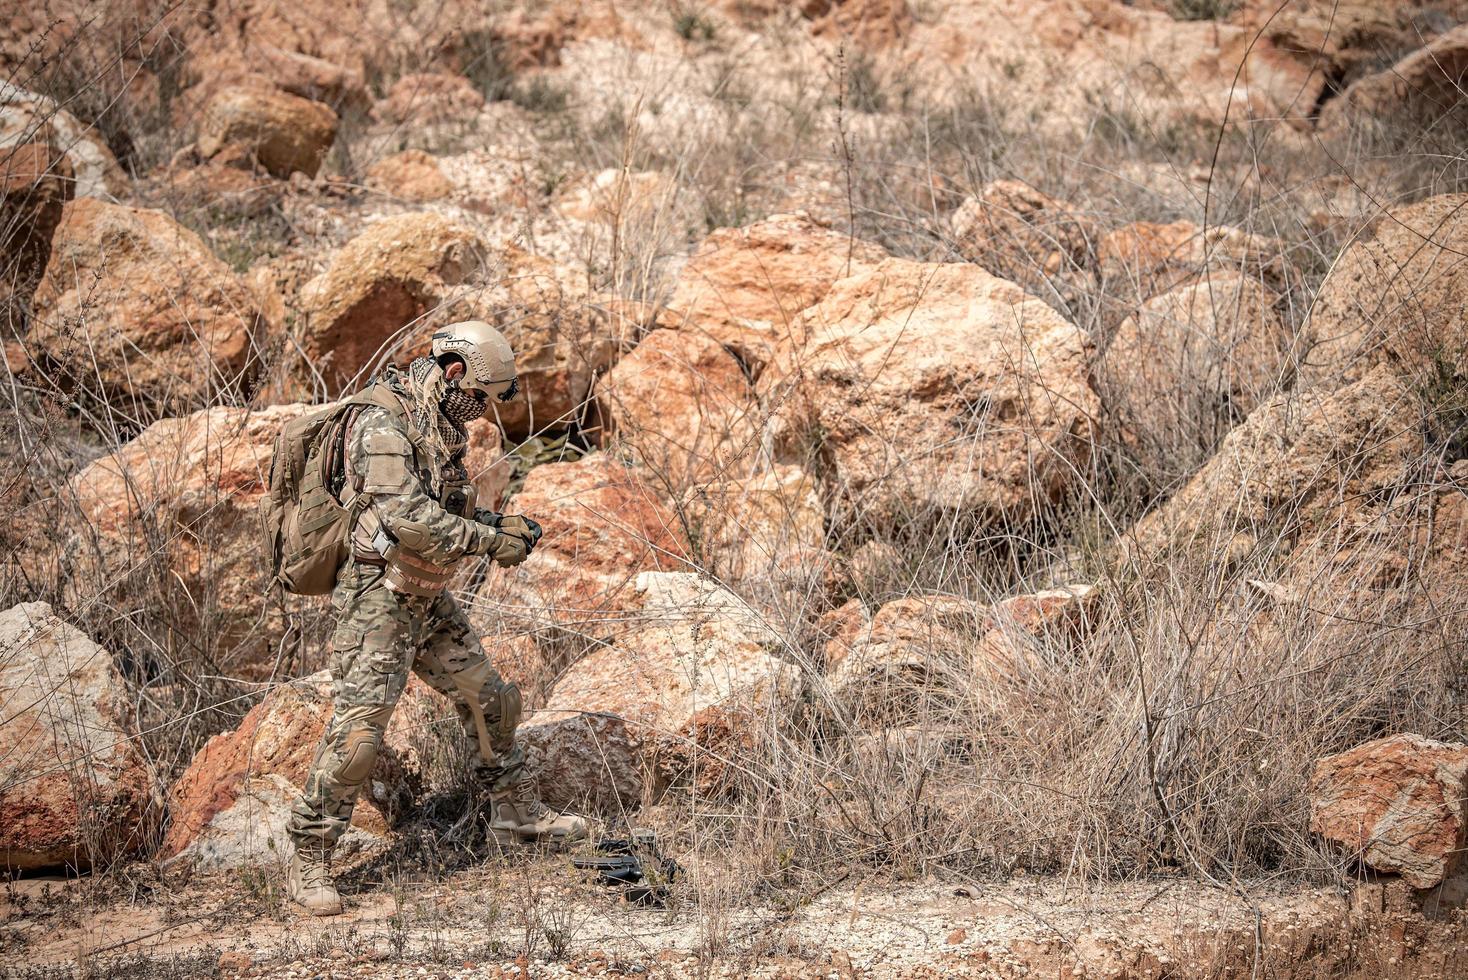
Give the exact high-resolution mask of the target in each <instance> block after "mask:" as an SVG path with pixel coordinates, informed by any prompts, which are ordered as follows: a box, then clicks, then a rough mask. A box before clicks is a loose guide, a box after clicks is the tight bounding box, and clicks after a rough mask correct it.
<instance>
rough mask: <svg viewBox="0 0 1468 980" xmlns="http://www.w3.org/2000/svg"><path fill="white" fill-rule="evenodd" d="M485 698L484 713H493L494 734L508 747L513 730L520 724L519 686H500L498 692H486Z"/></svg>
mask: <svg viewBox="0 0 1468 980" xmlns="http://www.w3.org/2000/svg"><path fill="white" fill-rule="evenodd" d="M487 694H488V697H486V698H485V702H486V703H485V704H484V709H485V713H486V714H489V713H494V714H496V715H497V716H498V719H499V720H498V721H496V722H495V723H494V734H495V735H496V736H497V740H498V741H500V742H502V743H504V744H506V745H508V744H509V742H510V740H511V738H513V736H514V734H515V729H516V728H517V727H518V726H519V724H520V713H521V710H522V706H521V704H520V685H518V684H501V685H500V686H499V690H498V691H490V692H487Z"/></svg>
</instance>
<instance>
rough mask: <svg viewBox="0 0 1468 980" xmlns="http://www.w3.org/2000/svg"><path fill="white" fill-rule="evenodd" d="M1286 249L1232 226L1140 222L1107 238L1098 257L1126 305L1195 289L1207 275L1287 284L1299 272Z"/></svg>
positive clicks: (1111, 286)
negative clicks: (1292, 275)
mask: <svg viewBox="0 0 1468 980" xmlns="http://www.w3.org/2000/svg"><path fill="white" fill-rule="evenodd" d="M1284 249H1285V246H1284V243H1283V242H1281V241H1279V240H1278V239H1274V238H1269V237H1266V236H1264V235H1259V234H1255V233H1253V232H1248V231H1245V230H1244V229H1242V228H1235V227H1233V226H1231V225H1209V226H1208V227H1207V228H1203V227H1201V226H1199V225H1196V224H1194V223H1193V222H1191V221H1174V222H1172V223H1170V224H1159V223H1157V222H1152V221H1135V222H1133V223H1131V224H1128V225H1123V226H1121V227H1120V228H1117V229H1115V230H1113V231H1110V232H1108V233H1106V234H1105V235H1103V236H1101V240H1100V242H1099V244H1098V246H1097V258H1098V260H1099V262H1100V264H1101V274H1102V277H1103V279H1104V281H1105V284H1106V286H1107V288H1108V289H1110V290H1113V291H1115V292H1117V293H1118V294H1119V295H1121V296H1122V298H1123V301H1124V302H1125V301H1129V300H1130V299H1131V298H1133V297H1135V298H1136V299H1138V300H1146V299H1149V298H1151V297H1153V296H1157V295H1159V294H1161V293H1166V292H1169V291H1171V290H1173V289H1178V288H1180V287H1184V286H1189V285H1193V284H1195V283H1196V282H1197V280H1198V277H1199V276H1201V275H1202V274H1204V273H1205V272H1208V273H1235V274H1238V275H1241V276H1244V277H1246V278H1249V279H1255V280H1258V281H1260V282H1263V283H1266V284H1270V285H1276V284H1282V283H1284V282H1285V281H1286V280H1287V279H1288V277H1289V276H1290V275H1291V274H1292V271H1293V270H1292V269H1291V268H1290V265H1289V263H1288V261H1287V260H1286V259H1285V258H1284V255H1283V253H1284Z"/></svg>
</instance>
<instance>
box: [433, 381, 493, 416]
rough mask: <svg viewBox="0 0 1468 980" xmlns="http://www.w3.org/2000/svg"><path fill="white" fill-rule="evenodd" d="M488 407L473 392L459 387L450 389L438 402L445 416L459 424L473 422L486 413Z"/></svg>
mask: <svg viewBox="0 0 1468 980" xmlns="http://www.w3.org/2000/svg"><path fill="white" fill-rule="evenodd" d="M486 407H487V406H486V405H485V403H484V402H483V401H481V400H480V399H478V398H475V397H474V394H473V393H472V392H468V391H464V390H462V389H459V388H454V389H452V390H450V391H449V392H448V393H447V394H445V395H444V396H443V400H442V401H440V402H439V403H438V408H439V411H441V412H443V416H444V418H446V419H448V420H449V421H450V422H456V423H458V424H459V425H463V424H464V423H465V422H473V421H474V420H475V419H477V418H479V417H480V416H482V415H483V414H484V411H485V408H486Z"/></svg>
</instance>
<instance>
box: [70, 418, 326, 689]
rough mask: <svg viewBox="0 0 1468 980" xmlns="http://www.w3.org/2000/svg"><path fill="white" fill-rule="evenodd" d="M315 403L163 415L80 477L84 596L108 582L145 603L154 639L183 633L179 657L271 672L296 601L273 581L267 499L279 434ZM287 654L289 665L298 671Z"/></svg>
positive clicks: (116, 595)
mask: <svg viewBox="0 0 1468 980" xmlns="http://www.w3.org/2000/svg"><path fill="white" fill-rule="evenodd" d="M306 410H308V406H304V405H275V406H271V407H270V408H267V409H264V410H262V411H258V412H252V411H249V410H247V409H242V408H211V409H207V410H205V411H201V412H195V413H194V414H192V415H188V416H184V417H182V418H172V419H163V420H162V421H159V422H155V423H153V424H152V425H151V426H149V427H148V428H147V429H145V430H143V432H142V433H141V434H139V435H138V437H137V438H135V439H133V440H132V441H131V442H128V443H126V444H124V445H123V446H122V447H121V448H119V449H118V450H117V451H116V452H115V453H112V454H111V455H107V456H103V457H101V458H100V459H98V460H96V461H94V462H93V463H91V464H90V465H89V466H87V468H86V469H84V470H82V471H81V472H80V473H79V474H77V475H76V476H75V477H73V479H72V490H73V492H74V493H75V494H76V502H77V506H78V508H79V510H80V512H81V515H82V518H83V519H84V521H85V522H86V524H85V527H86V533H85V534H84V535H83V536H82V539H81V545H80V547H79V549H78V553H77V557H76V563H77V566H76V567H77V570H78V572H79V573H80V574H77V575H74V576H73V577H72V582H73V585H72V587H73V589H75V590H77V591H78V593H79V594H78V596H77V600H78V601H88V600H90V599H91V598H93V597H92V596H90V595H84V594H80V593H81V590H89V589H93V588H98V587H100V588H103V589H104V590H105V592H106V594H107V595H108V596H109V597H110V600H111V601H119V602H121V601H126V602H129V603H131V604H132V606H136V607H137V608H138V609H139V610H140V612H141V615H142V616H143V624H144V625H143V626H142V628H143V629H144V630H145V631H146V632H147V633H148V634H149V635H150V636H165V635H166V636H173V637H177V638H178V644H177V649H176V651H175V655H176V656H180V657H182V658H184V659H186V660H193V661H194V662H195V663H197V664H200V665H203V664H208V665H209V666H210V670H211V671H218V672H223V673H227V674H233V675H236V676H245V677H250V678H256V679H260V678H264V677H267V676H269V675H270V673H271V671H272V669H273V668H274V666H275V661H276V653H277V650H278V645H279V644H280V643H281V642H282V639H283V637H284V636H285V633H286V626H287V622H288V620H289V618H290V613H291V611H292V610H291V609H290V608H288V607H287V606H286V605H285V604H284V598H283V597H281V596H279V595H276V594H275V590H272V589H271V588H270V579H269V573H268V569H267V568H266V564H265V556H264V555H263V554H262V553H261V541H262V540H263V535H262V532H261V527H260V515H259V505H260V501H261V500H262V498H263V497H264V496H265V494H266V492H267V489H268V482H269V476H270V459H271V450H272V445H273V443H274V440H275V436H276V434H277V433H278V432H279V431H280V427H281V426H282V425H284V424H285V423H286V422H287V421H289V420H290V419H293V418H296V417H297V416H299V415H300V414H301V413H302V412H304V411H306ZM294 605H295V603H292V606H294ZM132 606H130V608H131V607H132ZM308 632H309V631H308ZM304 642H305V646H303V648H302V649H307V650H311V649H312V647H311V642H312V641H311V639H310V638H305V640H304ZM286 653H287V656H286V658H285V660H284V662H283V663H282V669H283V670H284V671H285V672H286V673H291V672H293V671H295V670H298V669H299V668H300V666H301V665H300V664H299V663H293V662H292V660H293V656H292V654H293V653H294V651H290V650H287V651H286ZM313 653H315V655H316V656H319V655H320V654H319V652H318V651H314V650H313Z"/></svg>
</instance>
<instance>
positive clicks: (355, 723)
mask: <svg viewBox="0 0 1468 980" xmlns="http://www.w3.org/2000/svg"><path fill="white" fill-rule="evenodd" d="M390 717H392V707H391V706H390V705H386V706H383V707H381V708H377V709H373V710H369V711H367V712H365V713H363V716H362V717H360V718H356V719H352V720H351V722H350V723H349V724H348V726H347V730H346V734H345V736H344V737H343V738H342V745H341V752H340V755H339V758H340V760H341V762H340V764H339V765H338V766H337V767H336V772H335V773H334V775H335V776H336V778H337V779H338V780H339V781H341V782H343V783H346V784H348V785H360V784H362V783H363V782H366V780H367V777H368V776H370V775H371V774H372V765H373V763H375V762H376V761H377V749H378V746H380V745H381V744H382V734H383V731H384V730H385V729H386V728H387V722H388V719H389V718H390Z"/></svg>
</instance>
